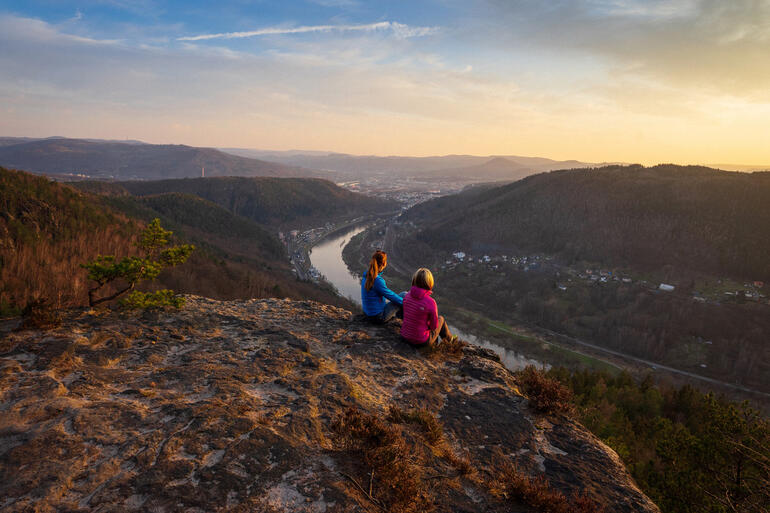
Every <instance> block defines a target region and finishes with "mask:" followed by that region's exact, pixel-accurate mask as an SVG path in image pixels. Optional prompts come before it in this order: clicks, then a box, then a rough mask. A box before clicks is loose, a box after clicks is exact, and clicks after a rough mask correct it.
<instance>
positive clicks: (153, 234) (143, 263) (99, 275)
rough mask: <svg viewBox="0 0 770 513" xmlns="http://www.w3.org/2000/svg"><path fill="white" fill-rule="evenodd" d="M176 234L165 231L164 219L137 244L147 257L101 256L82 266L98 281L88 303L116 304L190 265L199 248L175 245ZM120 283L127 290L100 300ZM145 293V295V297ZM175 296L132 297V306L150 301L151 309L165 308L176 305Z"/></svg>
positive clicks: (119, 290) (164, 294)
mask: <svg viewBox="0 0 770 513" xmlns="http://www.w3.org/2000/svg"><path fill="white" fill-rule="evenodd" d="M172 234H173V232H171V231H169V230H166V229H164V228H163V227H162V226H161V225H160V219H157V218H156V219H154V220H153V221H152V222H151V223H150V224H149V225H147V227H146V228H145V229H144V230H143V231H142V233H141V240H140V241H139V243H138V244H137V248H138V249H139V250H141V251H142V252H143V253H144V256H141V257H139V256H127V257H123V258H121V259H118V258H116V257H115V256H114V255H100V256H97V257H96V259H94V260H92V261H90V262H87V263H85V264H81V267H83V268H84V269H86V270H88V279H89V280H92V281H94V282H96V285H95V286H93V287H91V288H89V289H88V304H89V305H90V306H96V305H98V304H100V303H104V302H107V301H112V300H113V299H115V298H117V297H118V296H121V295H123V294H125V293H126V292H129V291H133V290H134V287H135V286H136V285H137V284H138V283H140V282H142V281H151V280H154V279H156V278H157V277H158V275H160V273H161V271H162V270H163V269H166V268H168V267H174V266H176V265H179V264H183V263H184V262H186V261H187V259H188V258H189V257H190V254H191V253H192V252H193V250H195V246H193V245H191V244H182V245H178V246H171V245H170V244H171V242H170V241H171V235H172ZM120 282H122V283H123V287H122V288H119V289H118V290H117V291H116V292H113V293H112V294H109V295H106V296H101V297H97V293H99V291H100V290H102V289H103V288H104V287H107V286H109V285H114V284H115V283H120ZM142 294H145V295H144V296H142ZM172 294H173V293H170V291H160V294H155V295H148V294H146V293H139V294H132V295H133V296H134V298H133V299H132V300H129V301H128V304H129V305H140V304H142V303H143V302H149V303H150V306H161V304H156V303H158V302H161V303H162V304H165V305H174V303H175V302H176V300H173V299H172V298H171V297H170V296H171V295H172ZM124 304H125V303H124ZM133 307H134V308H140V307H139V306H133Z"/></svg>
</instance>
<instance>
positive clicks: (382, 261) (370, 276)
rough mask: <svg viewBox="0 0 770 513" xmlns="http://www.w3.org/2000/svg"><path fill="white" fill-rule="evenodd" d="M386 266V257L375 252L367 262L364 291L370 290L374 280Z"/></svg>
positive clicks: (381, 252)
mask: <svg viewBox="0 0 770 513" xmlns="http://www.w3.org/2000/svg"><path fill="white" fill-rule="evenodd" d="M386 265H388V255H387V254H386V253H385V252H384V251H379V250H378V251H375V252H374V254H373V255H372V259H371V260H370V261H369V269H368V270H367V271H366V283H365V284H364V287H366V290H372V286H374V279H375V278H376V277H377V275H378V274H380V272H381V271H382V270H383V269H385V266H386Z"/></svg>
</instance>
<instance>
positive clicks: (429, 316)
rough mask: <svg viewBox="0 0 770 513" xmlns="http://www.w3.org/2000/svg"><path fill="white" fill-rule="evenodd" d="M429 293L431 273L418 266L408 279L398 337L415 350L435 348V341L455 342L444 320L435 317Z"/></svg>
mask: <svg viewBox="0 0 770 513" xmlns="http://www.w3.org/2000/svg"><path fill="white" fill-rule="evenodd" d="M432 293H433V274H432V273H431V272H430V270H428V269H426V268H424V267H422V268H420V269H417V271H416V272H415V273H414V276H412V288H411V289H410V290H409V293H408V294H407V295H406V297H404V323H403V324H402V325H401V338H402V339H403V340H404V341H405V342H407V343H409V344H411V345H413V346H415V347H435V346H437V345H438V338H439V337H441V339H442V340H445V341H447V342H454V341H456V340H457V336H456V335H452V333H450V331H449V325H448V324H447V322H446V320H445V319H444V317H442V316H440V315H439V314H438V306H436V301H435V300H434V299H433V298H432V297H430V295H431V294H432Z"/></svg>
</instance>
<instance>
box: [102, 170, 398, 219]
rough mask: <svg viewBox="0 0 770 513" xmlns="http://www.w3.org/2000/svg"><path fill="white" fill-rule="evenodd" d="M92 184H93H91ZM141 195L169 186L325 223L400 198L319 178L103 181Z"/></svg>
mask: <svg viewBox="0 0 770 513" xmlns="http://www.w3.org/2000/svg"><path fill="white" fill-rule="evenodd" d="M87 187H91V185H87ZM98 187H100V188H112V189H111V192H112V193H116V192H119V191H120V189H116V188H117V187H119V188H121V189H123V190H125V191H127V192H129V193H131V194H134V195H137V196H148V195H154V194H164V193H169V192H176V193H183V194H189V195H194V196H198V197H200V198H203V199H205V200H208V201H210V202H213V203H216V204H217V205H219V206H221V207H224V208H225V209H227V210H229V211H230V212H232V213H234V214H237V215H239V216H242V217H245V218H248V219H251V220H252V221H256V222H257V223H260V224H263V225H266V226H272V227H276V228H277V227H283V226H294V227H296V226H297V225H309V226H319V225H322V224H324V223H325V222H327V221H332V220H335V219H338V218H351V217H356V216H362V215H368V214H373V213H382V212H388V211H395V210H397V209H398V206H397V205H396V204H395V203H392V202H389V201H385V200H381V199H377V198H370V197H367V196H364V195H361V194H357V193H354V192H350V191H347V190H345V189H343V188H341V187H338V186H336V185H335V184H333V183H332V182H329V181H327V180H321V179H317V178H264V177H259V178H241V177H222V178H192V179H184V180H159V181H147V182H141V181H136V182H119V183H116V184H109V185H106V186H105V185H98Z"/></svg>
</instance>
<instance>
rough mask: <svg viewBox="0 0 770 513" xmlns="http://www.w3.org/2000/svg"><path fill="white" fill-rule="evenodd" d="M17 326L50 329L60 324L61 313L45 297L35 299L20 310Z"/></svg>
mask: <svg viewBox="0 0 770 513" xmlns="http://www.w3.org/2000/svg"><path fill="white" fill-rule="evenodd" d="M21 317H22V320H21V325H20V326H19V328H21V329H25V328H32V329H52V328H56V327H57V326H59V325H61V321H62V318H61V313H60V312H59V311H58V309H57V308H56V307H55V306H54V305H53V304H51V303H50V302H49V301H48V300H47V299H45V298H38V299H35V300H33V301H31V302H29V303H28V304H27V306H25V307H24V309H23V310H22V311H21Z"/></svg>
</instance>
